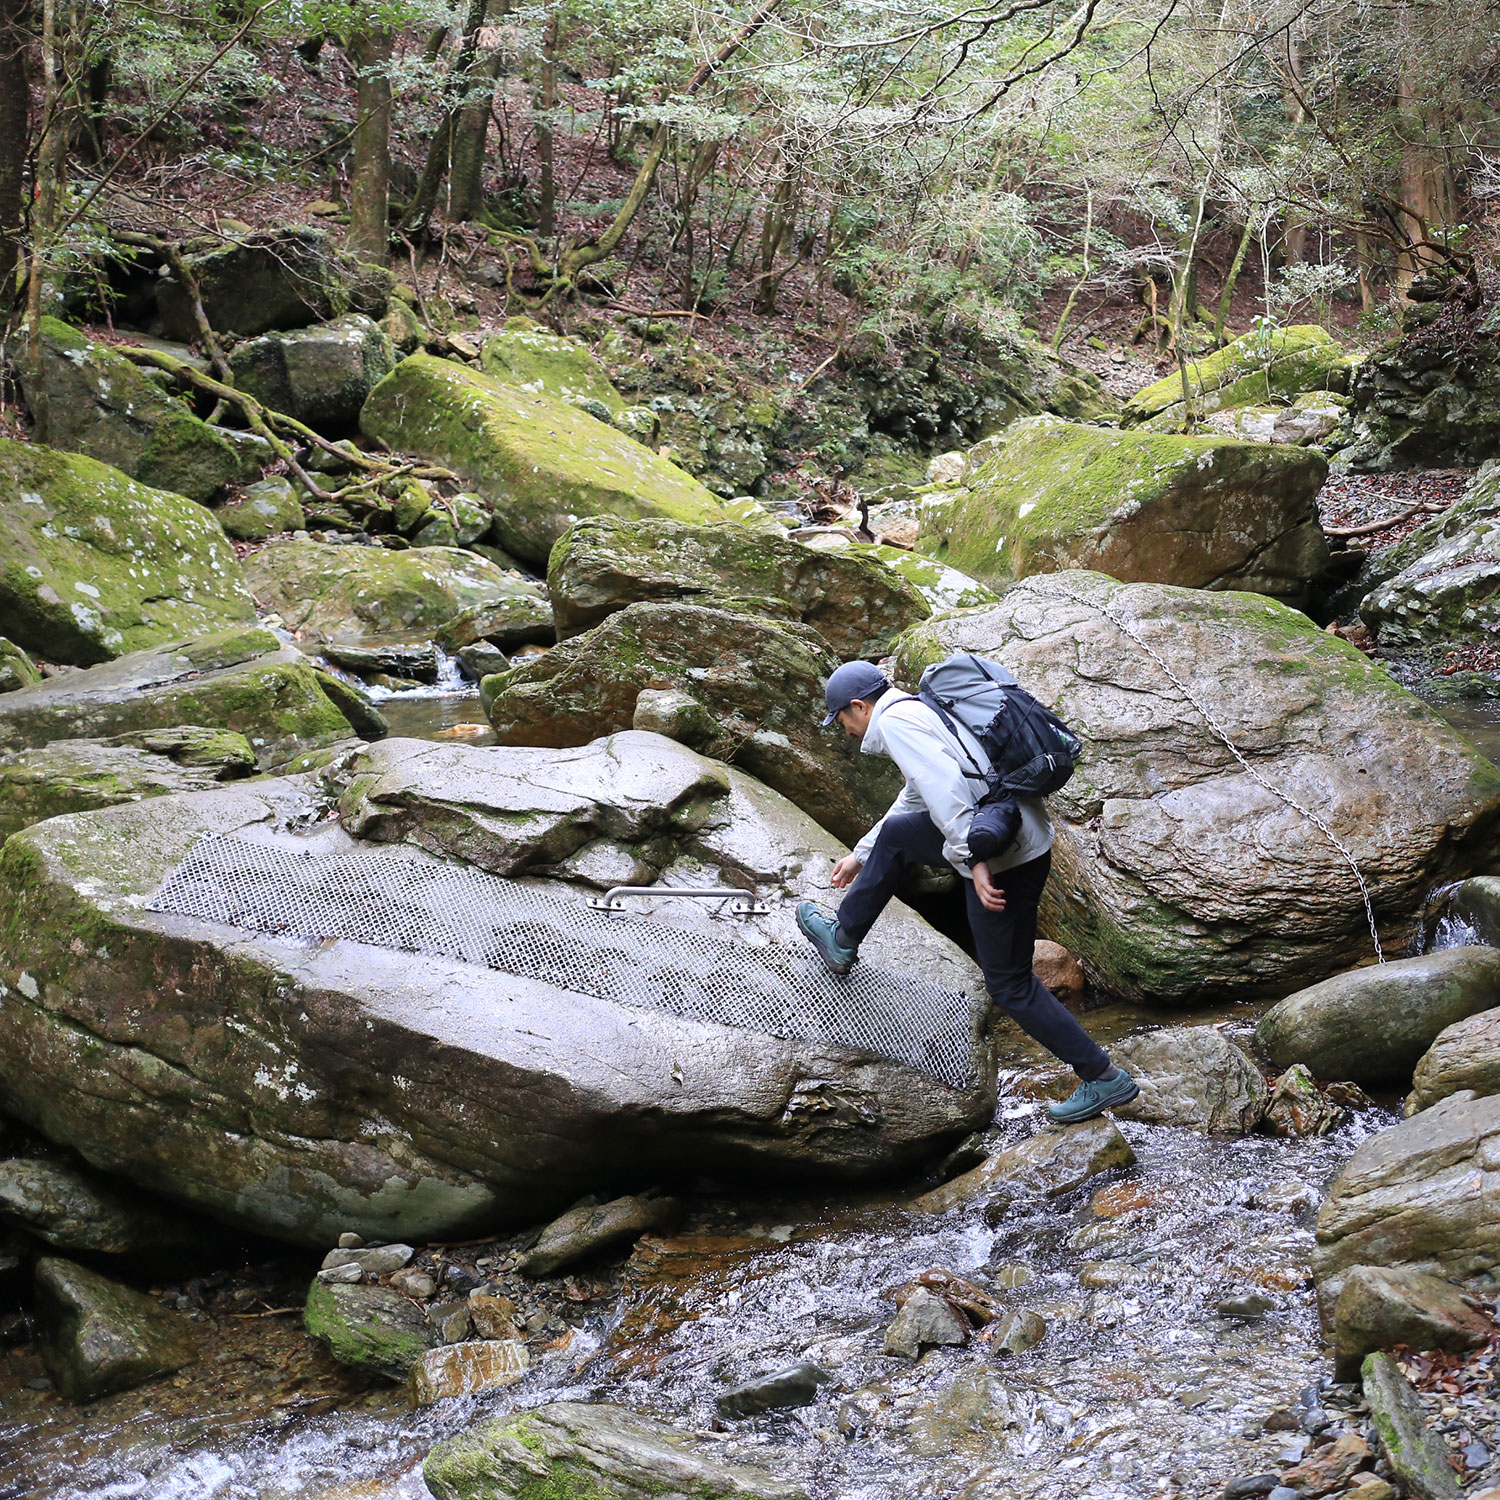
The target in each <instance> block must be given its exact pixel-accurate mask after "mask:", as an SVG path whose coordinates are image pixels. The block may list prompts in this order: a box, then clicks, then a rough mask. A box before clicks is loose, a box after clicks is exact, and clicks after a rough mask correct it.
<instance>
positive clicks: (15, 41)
mask: <svg viewBox="0 0 1500 1500" xmlns="http://www.w3.org/2000/svg"><path fill="white" fill-rule="evenodd" d="M34 23H35V16H34V14H33V11H32V6H31V0H0V327H3V326H4V324H5V323H6V321H7V320H8V318H9V315H10V311H11V308H12V306H13V305H14V304H15V301H16V295H17V289H16V265H17V263H18V262H19V260H20V255H21V233H22V229H23V227H24V224H25V212H24V207H25V203H24V197H23V185H24V182H25V174H26V156H27V146H28V132H29V128H30V124H31V80H30V78H29V77H28V76H27V75H28V69H27V65H26V56H27V51H28V49H29V47H30V44H31V37H32V31H31V28H32V26H33V24H34Z"/></svg>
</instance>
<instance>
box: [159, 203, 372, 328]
mask: <svg viewBox="0 0 1500 1500" xmlns="http://www.w3.org/2000/svg"><path fill="white" fill-rule="evenodd" d="M187 248H188V251H189V253H188V254H187V256H186V261H187V267H188V270H189V271H190V272H191V273H192V275H193V277H194V279H195V280H196V281H197V283H198V290H199V292H200V294H201V296H202V306H203V311H204V313H205V314H206V315H207V317H208V322H209V326H210V327H211V328H213V329H214V330H215V332H217V333H221V334H231V335H234V336H235V337H238V338H253V337H254V336H255V335H256V334H258V333H265V332H266V331H267V330H268V329H272V328H304V327H306V326H307V324H309V323H320V322H322V321H323V320H324V319H325V318H332V317H336V316H338V315H339V314H341V313H350V312H356V313H365V314H367V315H368V316H369V317H372V318H379V317H382V316H383V315H384V313H385V309H386V304H387V302H388V301H389V299H390V293H391V286H392V283H393V278H392V276H391V273H390V272H389V271H387V270H384V269H382V268H380V267H377V266H371V265H364V264H360V263H358V262H356V261H354V260H353V259H351V258H350V257H348V256H345V255H343V254H341V253H340V252H339V251H338V250H337V249H336V248H335V247H334V246H333V245H332V244H331V243H330V241H329V238H328V235H327V233H326V232H325V231H324V230H321V229H309V228H303V227H300V226H299V227H294V228H289V229H269V230H263V231H261V232H259V233H256V234H247V235H245V236H244V237H243V238H241V239H239V240H237V241H235V242H234V243H233V244H227V245H209V246H207V247H205V248H203V249H199V248H198V247H196V246H189V247H187ZM156 307H157V311H158V312H159V313H160V315H161V322H162V329H163V332H165V334H166V336H167V337H168V338H169V339H177V340H178V341H180V342H182V343H193V342H195V341H196V340H197V338H198V324H197V322H196V320H195V319H194V317H193V303H192V293H191V292H190V291H189V289H188V288H187V287H186V286H184V285H183V284H182V283H181V282H180V281H178V280H177V278H176V277H175V275H173V274H172V273H171V271H170V268H168V269H167V270H166V271H165V273H164V274H163V275H162V276H161V277H160V279H159V280H158V281H157V284H156Z"/></svg>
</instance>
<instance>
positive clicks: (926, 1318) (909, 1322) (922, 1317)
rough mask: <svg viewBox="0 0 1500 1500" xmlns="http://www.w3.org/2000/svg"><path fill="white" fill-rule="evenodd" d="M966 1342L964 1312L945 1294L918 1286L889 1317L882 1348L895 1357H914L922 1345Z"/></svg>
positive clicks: (921, 1348) (966, 1321)
mask: <svg viewBox="0 0 1500 1500" xmlns="http://www.w3.org/2000/svg"><path fill="white" fill-rule="evenodd" d="M968 1342H969V1324H968V1320H967V1319H966V1318H965V1317H964V1315H963V1314H962V1313H960V1312H958V1311H957V1310H956V1309H954V1308H953V1307H952V1306H950V1305H949V1303H948V1302H947V1300H946V1299H945V1298H942V1297H939V1296H937V1295H936V1294H935V1293H933V1292H930V1291H928V1290H927V1288H926V1287H922V1286H919V1287H916V1288H914V1289H913V1290H912V1291H911V1292H909V1293H908V1294H907V1298H906V1301H905V1302H903V1303H902V1304H901V1307H900V1309H899V1310H898V1311H897V1313H896V1316H895V1317H894V1318H893V1319H892V1320H891V1324H890V1327H888V1328H887V1329H886V1331H885V1344H884V1349H885V1352H886V1353H887V1354H891V1355H895V1356H896V1357H897V1358H898V1359H916V1358H917V1356H918V1355H919V1354H921V1352H922V1351H923V1350H924V1349H932V1348H937V1347H939V1346H943V1345H954V1344H967V1343H968Z"/></svg>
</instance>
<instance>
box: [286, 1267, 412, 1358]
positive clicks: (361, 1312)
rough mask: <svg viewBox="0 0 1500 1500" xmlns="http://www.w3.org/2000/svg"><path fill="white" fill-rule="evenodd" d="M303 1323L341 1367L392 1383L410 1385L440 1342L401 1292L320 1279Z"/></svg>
mask: <svg viewBox="0 0 1500 1500" xmlns="http://www.w3.org/2000/svg"><path fill="white" fill-rule="evenodd" d="M336 1269H340V1270H342V1269H343V1267H338V1268H336ZM302 1322H303V1324H304V1326H305V1327H306V1328H307V1331H308V1332H309V1333H310V1334H312V1336H313V1337H314V1338H315V1339H317V1340H318V1341H319V1342H320V1343H322V1344H324V1345H325V1346H326V1347H327V1349H328V1352H329V1353H330V1354H331V1355H332V1356H333V1357H334V1358H335V1359H336V1360H338V1362H339V1363H340V1364H341V1365H348V1366H350V1368H352V1369H356V1370H365V1371H368V1372H369V1373H370V1374H372V1375H383V1376H385V1377H386V1379H388V1380H398V1381H399V1380H405V1379H406V1377H407V1375H408V1374H409V1373H410V1371H411V1367H412V1366H413V1365H414V1364H415V1363H416V1362H417V1361H418V1360H419V1359H420V1358H421V1357H422V1355H424V1354H425V1353H426V1352H427V1351H428V1350H429V1349H431V1348H432V1347H433V1346H434V1345H436V1344H437V1343H438V1341H439V1337H440V1336H439V1334H438V1331H437V1329H435V1328H434V1327H433V1326H432V1324H431V1323H430V1322H429V1321H428V1319H427V1318H426V1317H425V1316H424V1315H423V1313H422V1309H421V1308H419V1307H417V1306H416V1305H415V1304H414V1303H413V1302H411V1301H410V1300H409V1299H408V1298H406V1297H403V1296H402V1295H401V1294H400V1293H399V1292H393V1291H392V1290H391V1289H390V1288H389V1287H383V1286H359V1285H351V1284H348V1283H342V1282H328V1281H324V1280H322V1278H321V1277H318V1278H315V1279H314V1281H313V1283H312V1285H311V1286H310V1287H309V1288H308V1292H307V1302H306V1303H305V1305H304V1306H303V1309H302Z"/></svg>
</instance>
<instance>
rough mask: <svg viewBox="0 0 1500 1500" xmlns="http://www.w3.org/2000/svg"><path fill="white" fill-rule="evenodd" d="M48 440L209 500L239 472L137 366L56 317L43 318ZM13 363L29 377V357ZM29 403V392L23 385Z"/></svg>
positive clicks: (236, 462) (208, 433)
mask: <svg viewBox="0 0 1500 1500" xmlns="http://www.w3.org/2000/svg"><path fill="white" fill-rule="evenodd" d="M40 338H41V345H42V363H41V378H42V388H43V390H45V392H46V394H47V400H48V419H47V441H48V443H49V444H50V445H51V446H52V447H54V448H61V449H63V450H65V451H66V452H69V453H82V454H84V455H86V456H87V457H89V458H96V459H98V460H99V461H100V462H101V463H106V464H111V465H113V466H114V467H115V468H117V469H119V470H121V472H123V473H125V474H128V475H129V476H130V477H131V478H132V479H138V480H140V482H141V483H142V484H149V485H151V486H152V487H153V488H155V489H159V490H171V491H172V492H173V493H174V494H178V495H186V496H188V498H189V499H192V500H207V499H209V498H210V497H211V496H212V495H214V494H216V493H217V492H218V491H219V490H221V489H223V488H224V486H225V485H226V484H229V483H230V482H231V481H232V480H235V479H238V478H239V477H240V476H241V470H242V467H243V465H242V464H241V461H240V457H239V455H238V454H237V453H236V452H235V450H234V449H233V448H232V447H231V446H230V445H229V443H228V441H227V440H226V439H225V438H224V437H223V435H222V434H221V433H219V432H218V431H217V430H216V429H215V428H213V427H210V426H209V425H208V423H207V422H203V421H200V420H199V419H198V418H197V417H195V416H194V415H193V414H192V412H191V411H189V410H188V408H187V407H186V406H184V405H183V403H182V402H181V401H178V400H177V399H176V398H175V397H172V396H169V395H167V393H166V392H165V391H163V390H162V389H161V387H160V386H159V385H157V384H156V382H155V381H153V380H152V379H151V378H150V377H149V376H148V375H146V374H145V372H144V371H143V370H141V369H140V368H139V367H138V366H136V365H133V364H132V363H131V362H130V361H129V360H128V359H126V358H125V356H124V355H123V354H117V353H116V352H115V351H114V350H113V349H111V348H110V347H109V346H108V345H107V344H97V343H95V342H94V341H93V340H92V339H90V338H86V337H85V336H84V335H83V334H81V333H79V331H78V330H77V329H76V328H70V327H69V326H68V325H67V324H66V323H62V322H59V321H58V319H56V318H43V319H42V321H41V328H40ZM17 364H18V366H19V368H20V369H21V371H22V372H23V376H22V378H23V380H26V379H29V370H30V360H29V359H21V360H18V361H17ZM27 397H28V400H32V401H34V399H35V393H34V392H32V391H31V390H30V388H29V386H28V387H27Z"/></svg>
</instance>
